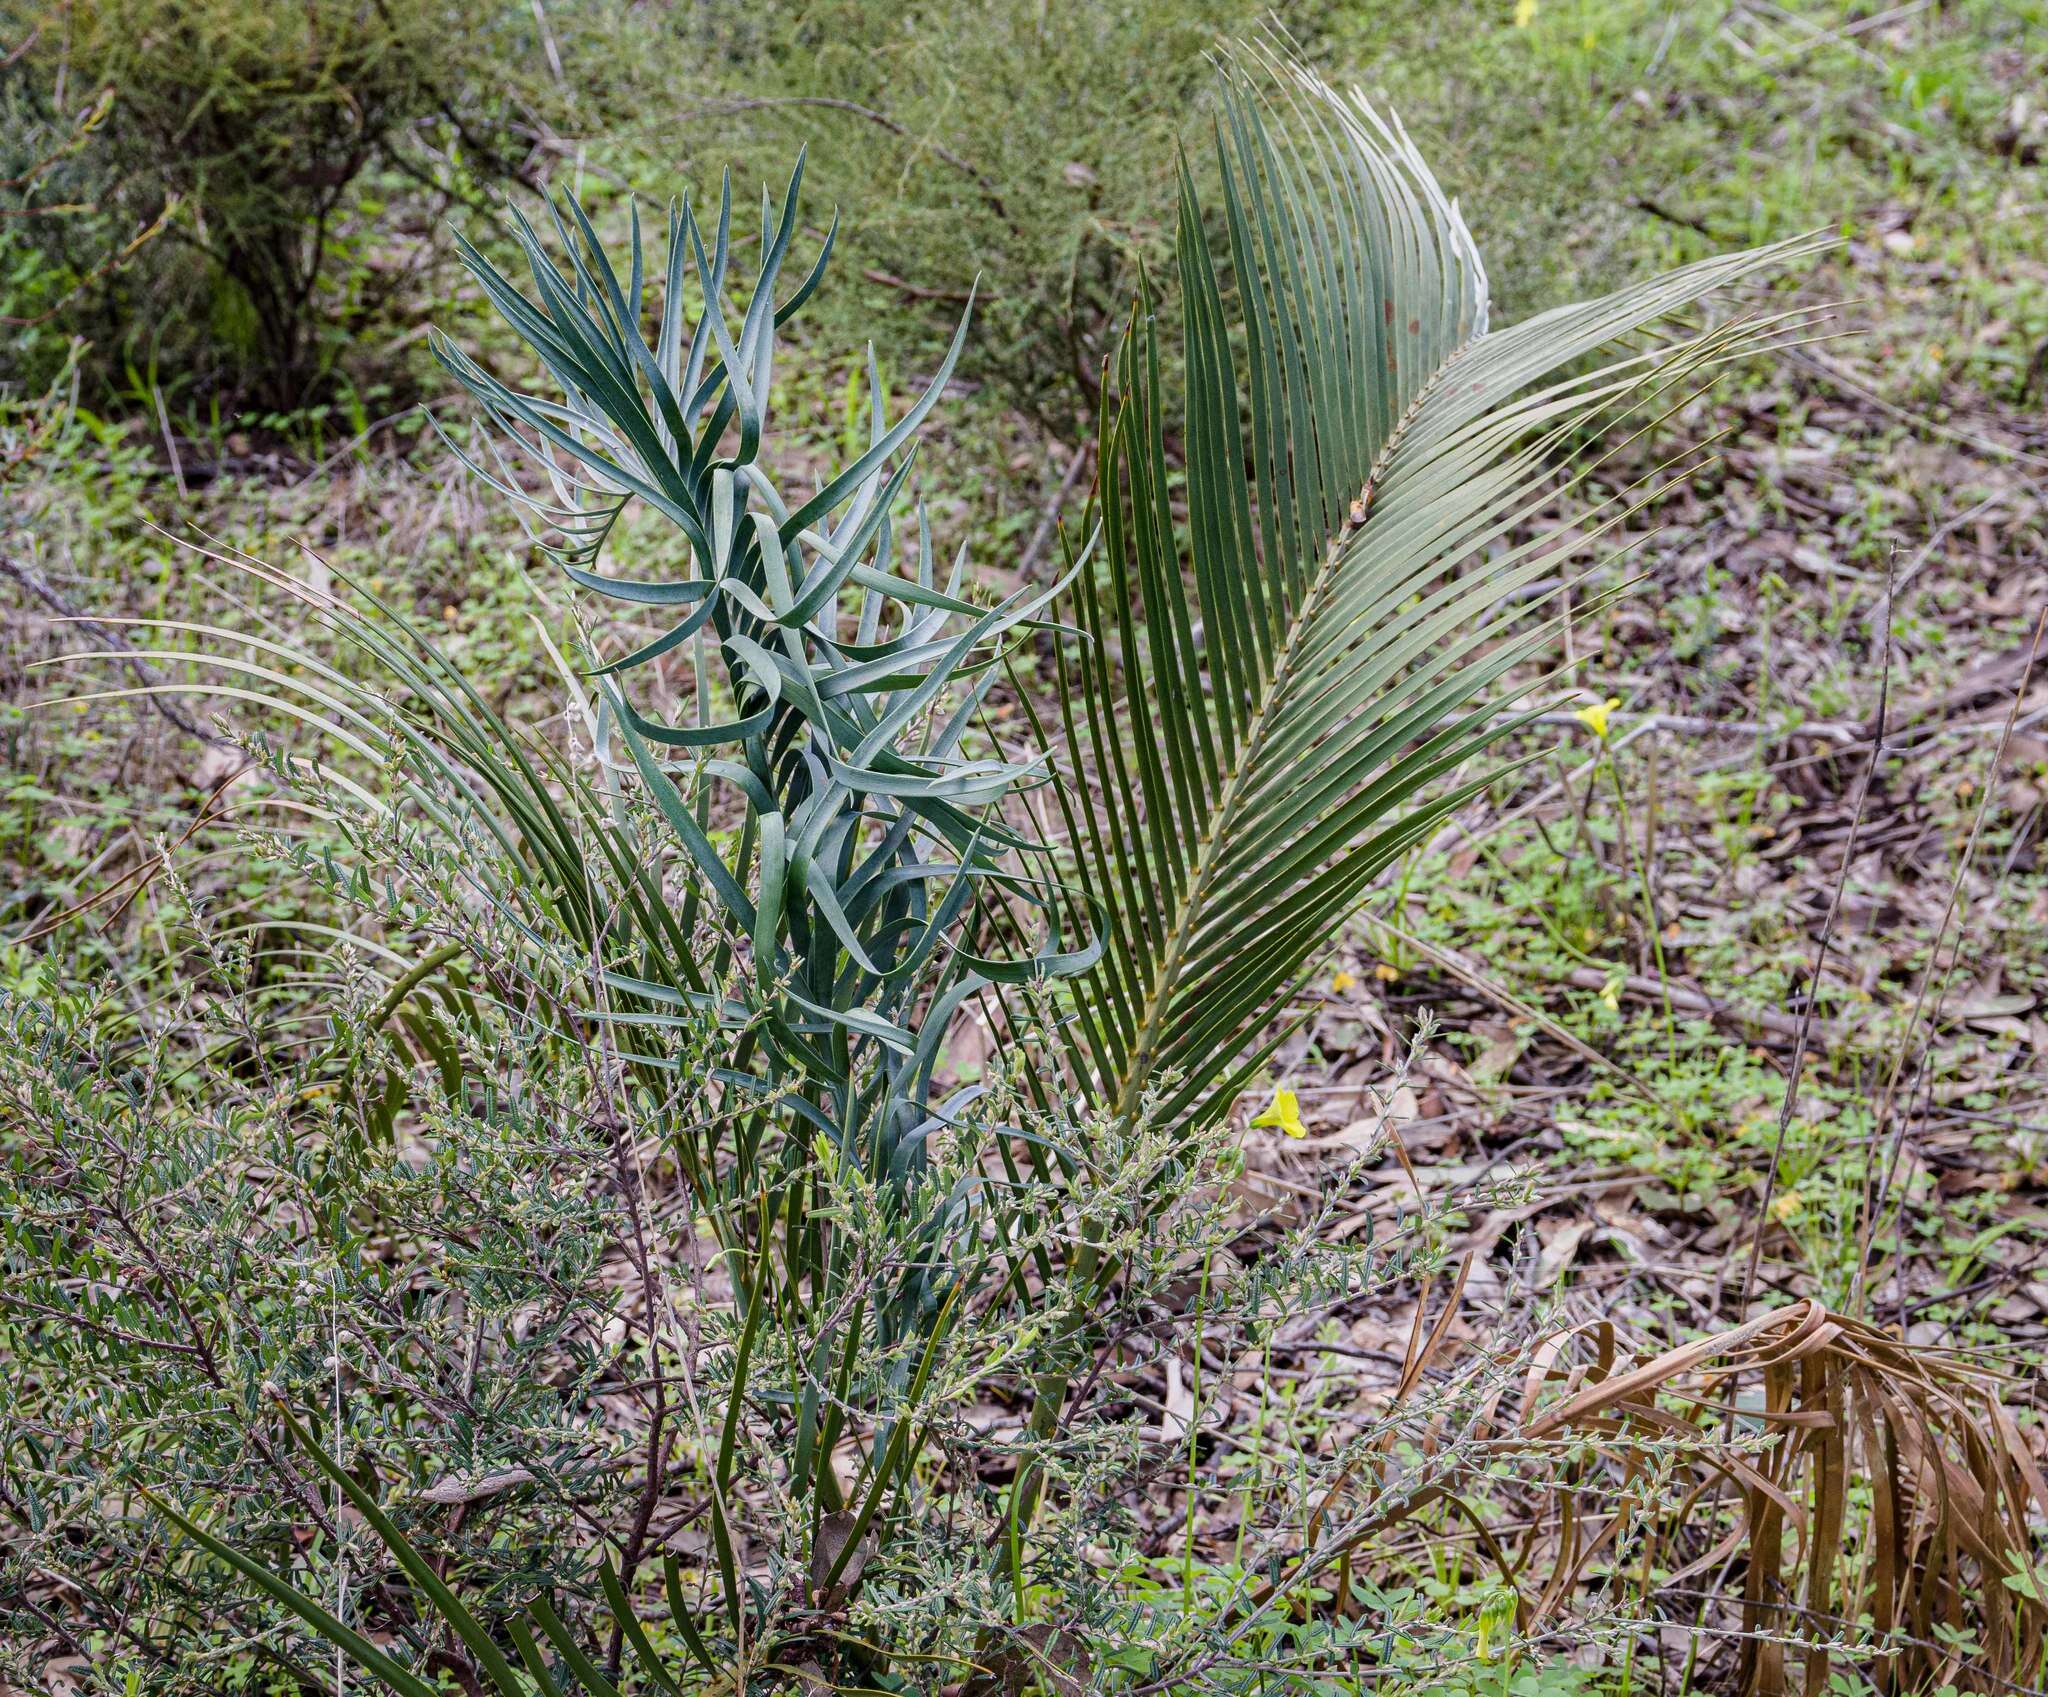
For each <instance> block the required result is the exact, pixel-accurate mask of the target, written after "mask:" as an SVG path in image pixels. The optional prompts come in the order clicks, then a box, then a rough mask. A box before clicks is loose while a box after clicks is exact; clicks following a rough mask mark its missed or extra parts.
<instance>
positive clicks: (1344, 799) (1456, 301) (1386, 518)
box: [1061, 48, 1788, 1121]
mask: <svg viewBox="0 0 2048 1697" xmlns="http://www.w3.org/2000/svg"><path fill="white" fill-rule="evenodd" d="M1216 147H1217V154H1218V164H1219V167H1220V176H1221V183H1222V189H1221V195H1220V203H1219V204H1217V205H1215V206H1206V205H1204V204H1203V203H1202V200H1201V199H1200V197H1199V196H1198V194H1197V191H1196V187H1195V183H1194V180H1193V177H1192V175H1191V174H1190V173H1187V172H1185V171H1184V172H1183V174H1182V189H1181V200H1180V222H1179V285H1180V289H1179V292H1180V313H1181V330H1182V340H1183V342H1184V346H1185V359H1186V375H1185V380H1184V383H1183V384H1182V385H1181V393H1180V394H1179V395H1178V396H1174V395H1172V394H1170V393H1169V390H1168V386H1167V384H1166V383H1165V382H1163V381H1162V377H1161V364H1162V361H1161V353H1160V340H1161V338H1160V337H1159V335H1158V334H1157V331H1156V326H1155V322H1154V320H1153V318H1152V317H1151V315H1150V313H1149V311H1144V310H1141V311H1140V313H1139V314H1138V316H1137V317H1136V320H1135V322H1134V326H1133V330H1132V333H1131V335H1130V336H1129V337H1128V338H1127V339H1126V341H1125V344H1124V347H1123V351H1122V358H1121V364H1120V368H1119V373H1118V375H1119V378H1120V382H1119V385H1118V390H1119V399H1118V403H1117V405H1116V406H1115V407H1114V408H1113V409H1112V410H1111V412H1110V414H1109V416H1108V417H1107V419H1106V422H1105V424H1104V427H1103V434H1102V442H1101V465H1102V467H1103V472H1102V478H1101V493H1102V502H1103V545H1104V558H1105V559H1106V561H1107V573H1106V577H1083V578H1082V579H1081V580H1080V581H1079V582H1078V584H1077V587H1076V589H1075V590H1074V591H1073V594H1072V608H1071V615H1070V616H1071V617H1072V619H1073V622H1074V623H1075V624H1076V625H1078V626H1080V627H1081V628H1082V629H1083V630H1084V631H1085V632H1086V633H1087V635H1088V637H1089V638H1090V640H1089V641H1088V642H1086V643H1085V644H1083V645H1082V647H1081V649H1080V652H1079V657H1078V659H1077V660H1075V661H1073V662H1071V663H1063V671H1064V674H1065V675H1064V676H1063V678H1062V684H1063V688H1062V692H1061V693H1062V702H1063V710H1064V724H1063V726H1062V727H1061V729H1062V730H1063V732H1064V736H1063V739H1061V740H1063V743H1064V748H1063V750H1062V752H1061V762H1062V765H1063V767H1064V770H1065V772H1066V775H1067V777H1068V778H1069V782H1068V783H1067V784H1066V785H1064V786H1063V790H1064V804H1065V807H1066V811H1067V817H1068V823H1069V827H1070V831H1071V835H1072V839H1073V840H1072V848H1073V859H1074V864H1073V876H1074V878H1075V879H1076V880H1077V881H1078V884H1079V887H1080V889H1081V890H1082V891H1083V892H1084V893H1085V895H1086V896H1087V898H1088V899H1089V901H1090V903H1091V904H1092V906H1093V908H1094V910H1095V911H1096V912H1098V913H1100V914H1102V915H1105V916H1106V921H1105V928H1106V938H1105V942H1106V954H1105V958H1104V959H1103V961H1102V963H1101V964H1100V965H1099V966H1098V967H1097V968H1096V969H1095V970H1094V971H1093V972H1092V973H1090V974H1089V975H1087V976H1086V977H1085V978H1083V979H1082V980H1080V981H1079V982H1078V984H1077V985H1076V987H1075V998H1076V1011H1077V1018H1076V1020H1075V1029H1074V1032H1073V1037H1072V1043H1073V1058H1074V1061H1075V1065H1076V1068H1077V1070H1078V1071H1079V1072H1081V1073H1082V1074H1083V1075H1084V1076H1085V1077H1086V1078H1087V1079H1088V1081H1089V1083H1090V1085H1091V1087H1092V1089H1093V1091H1094V1093H1095V1094H1096V1096H1097V1098H1098V1099H1099V1100H1100V1101H1102V1102H1103V1103H1104V1104H1105V1105H1107V1106H1111V1107H1113V1108H1115V1109H1116V1110H1118V1111H1121V1112H1124V1113H1129V1112H1132V1111H1134V1110H1135V1109H1136V1107H1137V1106H1138V1104H1139V1102H1140V1101H1141V1099H1143V1098H1144V1097H1145V1096H1146V1095H1147V1094H1148V1093H1151V1092H1157V1091H1160V1090H1162V1089H1163V1096H1161V1097H1160V1098H1159V1100H1161V1101H1162V1103H1163V1106H1164V1109H1165V1111H1167V1112H1168V1113H1171V1114H1173V1115H1175V1116H1184V1117H1187V1118H1189V1119H1191V1120H1195V1121H1199V1120H1201V1119H1203V1118H1205V1117H1209V1116H1213V1115H1215V1114H1218V1113H1220V1112H1222V1111H1224V1110H1225V1109H1227V1107H1228V1106H1229V1103H1230V1100H1231V1098H1232V1096H1233V1095H1234V1093H1235V1092H1236V1090H1237V1089H1238V1088H1240V1087H1241V1086H1242V1084H1243V1082H1244V1080H1245V1079H1246V1077H1247V1076H1248V1075H1249V1073H1250V1072H1251V1071H1252V1070H1253V1069H1255V1067H1256V1066H1257V1065H1258V1064H1259V1063H1260V1061H1261V1060H1262V1059H1263V1055H1264V1053H1265V1052H1267V1051H1264V1050H1261V1049H1260V1048H1259V1047H1258V1044H1259V1039H1260V1037H1261V1034H1262V1033H1264V1032H1267V1031H1268V1030H1269V1028H1270V1025H1271V1022H1272V1019H1273V1016H1274V1013H1275V1011H1276V1009H1277V1008H1278V1007H1279V1005H1280V1004H1281V1002H1282V1000H1283V999H1284V997H1285V994H1286V992H1287V990H1288V988H1289V986H1290V985H1291V984H1292V983H1293V982H1294V980H1295V979H1296V976H1297V975H1298V974H1299V973H1300V971H1301V970H1302V967H1303V964H1304V962H1306V961H1307V960H1309V959H1310V957H1311V956H1312V955H1313V954H1314V953H1315V952H1316V951H1317V950H1318V948H1319V946H1320V945H1322V944H1323V943H1324V942H1325V941H1327V940H1328V939H1329V937H1330V936H1331V933H1332V932H1333V930H1334V928H1335V927H1336V926H1337V925H1339V924H1340V923H1341V922H1342V920H1343V919H1344V918H1345V916H1346V915H1347V914H1348V913H1349V912H1350V911H1351V909H1352V908H1353V907H1354V905H1355V904H1356V903H1357V902H1358V900H1359V899H1360V896H1361V894H1362V893H1363V892H1364V891H1365V890H1366V888H1367V887H1368V886H1369V885H1370V884H1371V883H1372V881H1373V879H1374V878H1375V877H1377V876H1378V875H1379V874H1380V873H1381V872H1382V871H1384V870H1385V869H1386V868H1387V866H1388V865H1389V864H1390V863H1391V862H1392V861H1393V860H1395V859H1396V858H1397V857H1398V856H1399V855H1400V854H1401V853H1402V852H1403V851H1405V850H1406V849H1408V848H1409V847H1410V846H1411V845H1413V844H1415V843H1416V842H1417V841H1418V840H1419V839H1421V838H1422V837H1423V836H1425V835H1426V834H1427V833H1428V832H1429V831H1430V830H1431V829H1432V828H1433V827H1434V826H1435V825H1437V824H1438V823H1439V822H1440V821H1441V820H1442V819H1443V818H1444V816H1445V815H1446V813H1447V812H1449V811H1450V810H1451V809H1452V808H1454V807H1456V806H1457V805H1459V803H1460V802H1461V801H1463V800H1464V799H1466V798H1467V797H1469V796H1470V795H1471V794H1472V793H1473V792H1474V791H1475V790H1476V788H1477V787H1478V786H1479V785H1480V784H1481V783H1483V782H1485V781H1486V780H1485V779H1484V778H1472V779H1467V780H1465V781H1463V782H1460V781H1458V780H1457V779H1456V778H1454V777H1452V776H1451V775H1452V774H1456V773H1458V772H1459V771H1460V769H1461V768H1465V767H1466V765H1467V763H1468V762H1469V761H1471V759H1472V757H1473V756H1474V755H1476V754H1478V753H1479V752H1481V751H1482V750H1483V749H1484V748H1485V747H1486V746H1487V745H1488V744H1489V743H1490V742H1492V741H1493V740H1495V739H1496V738H1497V737H1498V736H1500V735H1501V734H1502V733H1503V732H1504V731H1505V730H1507V729H1510V728H1512V726H1513V725H1514V723H1515V719H1514V716H1513V715H1512V714H1507V715H1503V714H1502V713H1500V712H1499V711H1498V708H1499V706H1500V703H1499V702H1498V701H1497V700H1496V699H1495V693H1496V689H1497V686H1499V685H1501V683H1502V682H1503V680H1504V679H1505V678H1506V677H1507V675H1508V674H1509V673H1510V671H1512V670H1513V669H1514V668H1515V667H1516V666H1517V665H1520V664H1522V663H1523V662H1525V661H1527V660H1528V659H1530V658H1531V656H1532V655H1534V654H1535V653H1536V652H1537V651H1538V649H1539V648H1540V647H1541V645H1542V643H1543V641H1544V639H1545V634H1546V633H1545V631H1544V630H1543V628H1542V627H1541V626H1537V627H1536V628H1534V629H1532V628H1530V625H1529V621H1528V620H1526V619H1518V618H1517V617H1516V615H1515V611H1514V609H1515V605H1516V602H1515V593H1516V591H1517V590H1519V589H1522V588H1524V587H1526V586H1527V585H1528V584H1530V583H1531V582H1532V581H1533V580H1534V579H1535V578H1536V577H1537V576H1538V575H1539V574H1540V573H1543V572H1545V571H1548V570H1553V569H1554V568H1555V561H1554V559H1553V558H1551V557H1550V555H1551V553H1552V537H1551V536H1550V535H1548V534H1545V533H1544V531H1543V529H1542V527H1540V526H1538V527H1536V528H1535V532H1534V534H1533V535H1531V534H1527V533H1528V532H1529V531H1530V529H1531V521H1532V520H1533V519H1534V518H1535V516H1536V515H1537V513H1538V512H1539V511H1540V510H1542V509H1543V508H1544V507H1545V506H1546V505H1548V504H1549V503H1551V502H1552V501H1554V500H1555V498H1556V494H1557V488H1558V482H1559V472H1560V463H1561V461H1563V460H1565V459H1566V457H1567V456H1565V455H1564V454H1563V452H1562V450H1563V449H1565V448H1566V447H1567V446H1568V445H1569V444H1570V443H1571V442H1572V441H1573V440H1574V439H1575V437H1577V436H1579V435H1580V434H1581V433H1582V431H1583V427H1584V426H1585V425H1586V424H1588V423H1590V422H1592V421H1593V420H1595V419H1596V418H1599V417H1601V416H1603V415H1607V414H1612V413H1614V412H1617V411H1619V410H1621V409H1624V408H1628V407H1633V406H1640V405H1642V404H1644V403H1645V402H1646V401H1647V400H1649V399H1650V398H1652V397H1654V396H1656V395H1657V394H1659V393H1660V392H1662V391H1664V390H1666V389H1668V388H1670V387H1671V386H1672V385H1674V384H1682V383H1683V382H1684V380H1685V378H1686V377H1687V376H1688V375H1689V374H1693V373H1697V372H1698V371H1699V370H1701V369H1702V368H1703V367H1704V366H1706V365H1708V364H1711V363H1713V362H1714V361H1716V360H1718V359H1721V358H1724V357H1727V356H1728V355H1729V354H1731V353H1732V352H1733V351H1735V350H1736V349H1737V348H1739V347H1742V346H1744V345H1748V344H1752V343H1753V342H1754V341H1755V339H1756V337H1757V335H1758V334H1759V327H1758V326H1756V325H1750V326H1748V327H1747V328H1746V329H1745V328H1742V327H1737V328H1733V329H1726V330H1721V331H1718V332H1716V331H1709V332H1705V333H1699V334H1693V335H1690V336H1685V337H1680V338H1676V339H1673V338H1669V337H1666V338H1663V339H1659V340H1653V341H1651V342H1650V343H1649V344H1648V347H1647V351H1645V349H1644V348H1643V347H1640V346H1639V347H1635V348H1624V349H1623V351H1621V352H1619V353H1614V352H1612V350H1613V349H1614V348H1615V347H1616V346H1617V344H1620V343H1621V342H1622V339H1623V338H1628V337H1633V336H1636V335H1637V333H1638V332H1642V331H1644V330H1646V329H1649V328H1651V327H1656V326H1660V325H1661V324H1663V323H1664V322H1665V321H1667V320H1669V319H1670V317H1671V316H1672V315H1673V314H1674V313H1677V312H1679V311H1680V310H1681V309H1683V308H1686V307H1688V306H1691V305H1692V304H1694V303H1696V302H1698V301H1699V300H1700V299H1701V297H1702V296H1704V295H1706V294H1707V293H1709V292H1710V291H1712V290H1715V289H1718V288H1721V287H1724V286H1725V285H1727V284H1729V283H1732V282H1734V281H1736V280H1737V279H1740V278H1743V277H1745V276H1748V275H1750V274H1752V273H1754V272H1756V271H1757V270H1759V269H1760V268H1762V267H1765V266H1768V265H1772V264H1775V263H1778V262H1781V261H1782V260H1783V259H1784V258H1785V257H1786V255H1787V252H1788V249H1785V248H1779V249H1776V250H1765V251H1761V252H1756V253H1749V254H1740V255H1735V256H1732V257H1729V258H1721V259H1713V260H1709V261H1706V262H1704V263H1702V264H1698V265H1693V266H1690V267H1687V268H1686V269H1684V270H1681V271H1677V272H1674V273H1672V274H1670V275H1668V276H1665V277H1662V278H1659V279H1657V280H1655V281H1652V282H1648V283H1644V284H1640V285H1637V286H1635V287H1632V288H1628V289H1624V290H1622V291H1621V292H1619V293H1617V294H1614V295H1610V296H1608V297H1606V298H1604V299H1600V300H1595V301H1590V302H1586V303H1584V304H1581V305H1577V306H1569V307H1564V308H1561V309H1559V310H1556V311H1553V312H1549V313H1546V314H1544V315H1542V316H1541V317H1538V318H1534V319H1531V320H1529V321H1527V322H1525V323H1522V324H1518V325H1515V326H1513V327H1511V328H1508V329H1505V330H1494V329H1492V328H1490V326H1489V322H1488V300H1487V283H1486V273H1485V268H1484V266H1483V265H1482V263H1481V261H1480V257H1479V253H1478V250H1477V248H1476V247H1475V245H1474V243H1473V240H1472V237H1471V235H1470V233H1469V232H1468V231H1467V229H1466V227H1465V223H1464V220H1463V219H1462V218H1461V217H1460V216H1459V214H1458V210H1457V208H1456V206H1455V205H1453V204H1452V203H1451V202H1450V201H1449V200H1448V199H1447V198H1446V197H1445V195H1444V194H1443V192H1442V190H1441V189H1440V188H1439V187H1438V186H1437V183H1436V181H1435V179H1434V178H1433V177H1432V176H1431V175H1430V173H1429V170H1428V167H1427V166H1425V165H1424V164H1423V162H1422V160H1421V158H1420V156H1419V155H1418V154H1417V153H1416V151H1415V149H1414V147H1413V145H1412V144H1411V143H1410V142H1409V140H1408V138H1407V136H1406V134H1405V133H1404V132H1403V131H1402V130H1401V129H1400V127H1399V125H1398V124H1397V123H1394V122H1391V121H1389V120H1385V119H1382V118H1381V117H1380V116H1379V115H1378V114H1377V113H1376V112H1375V111H1374V110H1373V109H1372V108H1371V107H1370V106H1369V105H1367V104H1366V103H1365V101H1364V100H1363V99H1362V98H1361V97H1358V96H1349V97H1347V96H1344V95H1341V94H1339V93H1338V92H1337V91H1335V90H1334V89H1332V88H1331V87H1330V86H1329V85H1327V84H1326V83H1324V82H1323V81H1321V80H1320V79H1319V78H1317V77H1316V76H1314V75H1313V74H1311V73H1310V72H1308V71H1306V70H1304V69H1302V68H1301V67H1300V66H1298V65H1296V64H1294V63H1292V62H1291V61H1289V60H1286V59H1284V58H1282V57H1280V56H1279V55H1277V54H1273V53H1270V52H1267V51H1265V50H1262V49H1257V48H1253V49H1246V50H1243V51H1242V52H1241V53H1240V54H1239V55H1238V57H1237V58H1236V60H1235V61H1234V62H1233V63H1232V64H1230V65H1229V66H1227V67H1226V71H1225V77H1224V98H1223V114H1222V118H1221V121H1220V122H1219V124H1218V126H1217V136H1216ZM1603 351H1605V352H1606V353H1607V357H1606V359H1605V360H1604V362H1602V361H1599V360H1594V359H1593V358H1592V357H1591V356H1595V355H1597V354H1601V353H1602V352H1603ZM1175 438H1178V440H1179V442H1180V443H1181V444H1182V445H1183V448H1184V456H1185V466H1186V483H1185V492H1184V497H1182V495H1181V492H1180V491H1178V490H1177V489H1176V488H1175V485H1174V479H1173V476H1172V472H1171V470H1170V459H1169V454H1168V444H1169V442H1170V441H1171V440H1173V439H1175ZM1583 469H1584V468H1581V473H1580V474H1581V475H1583ZM1565 475H1566V476H1570V475H1571V474H1570V471H1569V469H1568V468H1567V470H1566V473H1565ZM1183 499H1184V506H1183ZM1619 510H1620V509H1619V507H1618V506H1617V508H1616V511H1617V512H1618V511H1619ZM1578 517H1579V520H1580V522H1581V523H1583V522H1584V515H1583V514H1581V515H1578ZM1248 1052H1249V1053H1248ZM1168 1080H1170V1081H1171V1082H1170V1083H1164V1082H1163V1081H1168Z"/></svg>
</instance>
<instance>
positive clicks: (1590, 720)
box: [1572, 695, 1621, 742]
mask: <svg viewBox="0 0 2048 1697" xmlns="http://www.w3.org/2000/svg"><path fill="white" fill-rule="evenodd" d="M1620 705H1621V697H1620V696H1618V695H1610V696H1609V697H1608V698H1607V699H1606V700H1605V701H1602V702H1600V703H1598V704H1597V705H1595V706H1592V707H1581V708H1580V709H1579V710H1578V711H1577V712H1576V713H1574V714H1573V715H1572V717H1573V718H1574V719H1576V720H1578V722H1579V723H1580V724H1582V725H1584V726H1585V727H1586V729H1587V730H1589V731H1591V732H1592V733H1593V734H1594V735H1595V736H1596V737H1598V738H1599V739H1600V740H1601V741H1602V742H1605V741H1606V740H1607V715H1608V714H1610V713H1612V712H1613V711H1614V710H1615V708H1617V707H1619V706H1620Z"/></svg>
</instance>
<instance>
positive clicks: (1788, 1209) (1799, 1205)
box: [1771, 1190, 1806, 1226]
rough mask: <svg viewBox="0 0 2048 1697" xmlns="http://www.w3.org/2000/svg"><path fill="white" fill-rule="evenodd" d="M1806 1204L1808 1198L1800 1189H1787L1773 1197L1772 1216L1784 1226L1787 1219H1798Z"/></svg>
mask: <svg viewBox="0 0 2048 1697" xmlns="http://www.w3.org/2000/svg"><path fill="white" fill-rule="evenodd" d="M1805 1206H1806V1198H1805V1197H1803V1196H1801V1195H1800V1194H1799V1192H1798V1191H1796V1190H1788V1191H1785V1192H1784V1193H1783V1194H1782V1195H1778V1196H1774V1197H1772V1198H1771V1218H1772V1219H1774V1220H1776V1221H1777V1222H1778V1224H1779V1225H1781V1226H1782V1225H1783V1224H1785V1222H1786V1221H1787V1220H1796V1219H1797V1218H1798V1217H1799V1214H1800V1211H1801V1210H1802V1209H1804V1208H1805Z"/></svg>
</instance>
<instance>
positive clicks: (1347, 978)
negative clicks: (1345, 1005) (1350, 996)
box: [1330, 969, 1358, 996]
mask: <svg viewBox="0 0 2048 1697" xmlns="http://www.w3.org/2000/svg"><path fill="white" fill-rule="evenodd" d="M1330 988H1331V989H1332V990H1334V991H1335V992H1336V993H1337V994H1338V995H1340V996H1341V995H1343V994H1344V992H1345V991H1346V990H1355V989H1357V988H1358V979H1357V977H1356V975H1355V974H1352V973H1349V972H1345V971H1343V970H1342V969H1339V971H1338V973H1337V975H1336V976H1335V977H1334V978H1332V979H1331V980H1330Z"/></svg>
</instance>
